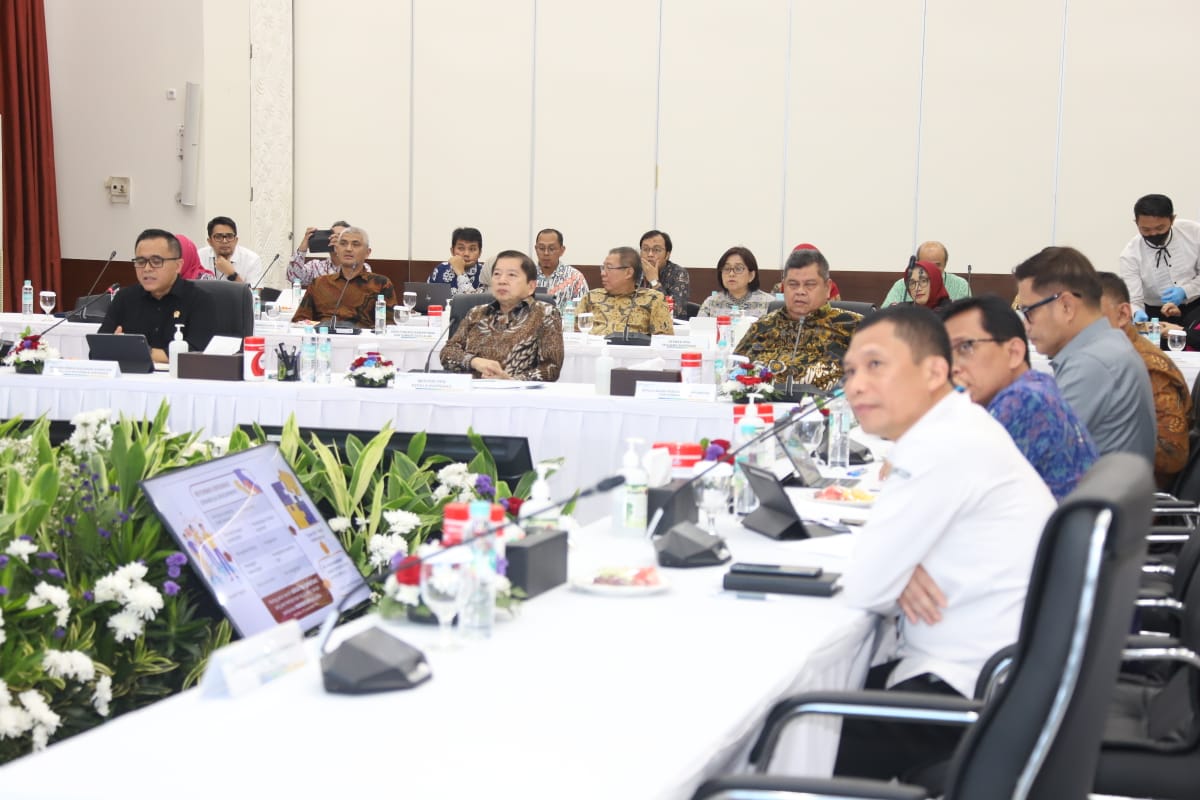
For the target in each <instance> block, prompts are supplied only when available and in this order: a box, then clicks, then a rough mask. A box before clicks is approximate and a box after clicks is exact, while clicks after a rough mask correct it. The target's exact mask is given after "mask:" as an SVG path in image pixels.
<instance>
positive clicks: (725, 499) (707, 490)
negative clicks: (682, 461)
mask: <svg viewBox="0 0 1200 800" xmlns="http://www.w3.org/2000/svg"><path fill="white" fill-rule="evenodd" d="M701 463H704V462H701ZM705 466H708V465H707V464H705ZM732 477H733V476H732V470H731V469H730V467H729V465H728V464H718V465H717V466H715V467H713V468H712V470H711V471H710V472H708V474H706V475H702V476H701V477H700V478H699V479H698V480H697V481H696V490H697V498H696V505H697V506H699V507H700V511H702V512H703V513H704V515H705V517H706V518H707V520H706V523H705V525H706V527H707V528H708V532H709V533H710V534H712V535H713V536H716V535H717V515H718V514H724V513H727V512H728V511H729V487H730V483H731V482H732V480H731V479H732Z"/></svg>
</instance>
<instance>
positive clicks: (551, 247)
mask: <svg viewBox="0 0 1200 800" xmlns="http://www.w3.org/2000/svg"><path fill="white" fill-rule="evenodd" d="M533 249H534V250H535V251H537V252H538V253H541V254H542V255H544V256H552V255H554V254H555V253H557V252H558V245H556V244H539V245H538V246H537V247H535V248H533Z"/></svg>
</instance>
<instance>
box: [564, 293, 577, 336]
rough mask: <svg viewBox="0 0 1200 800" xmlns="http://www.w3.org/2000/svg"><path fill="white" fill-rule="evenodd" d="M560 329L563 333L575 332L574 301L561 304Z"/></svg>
mask: <svg viewBox="0 0 1200 800" xmlns="http://www.w3.org/2000/svg"><path fill="white" fill-rule="evenodd" d="M562 329H563V333H571V332H572V331H574V330H575V301H574V300H568V301H567V302H565V303H563V312H562Z"/></svg>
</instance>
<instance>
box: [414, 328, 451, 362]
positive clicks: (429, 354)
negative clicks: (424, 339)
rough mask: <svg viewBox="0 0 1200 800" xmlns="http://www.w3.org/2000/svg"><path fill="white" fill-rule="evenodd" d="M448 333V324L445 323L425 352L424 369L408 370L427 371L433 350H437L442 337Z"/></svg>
mask: <svg viewBox="0 0 1200 800" xmlns="http://www.w3.org/2000/svg"><path fill="white" fill-rule="evenodd" d="M449 333H450V326H449V325H447V326H446V327H444V328H442V332H441V333H440V334H438V337H437V338H436V339H434V340H433V347H430V348H429V352H428V353H426V354H425V368H424V369H414V370H409V371H410V372H429V362H430V361H432V360H433V351H434V350H437V346H438V345H439V344H440V343H441V341H442V339H445V338H446V336H447V335H449Z"/></svg>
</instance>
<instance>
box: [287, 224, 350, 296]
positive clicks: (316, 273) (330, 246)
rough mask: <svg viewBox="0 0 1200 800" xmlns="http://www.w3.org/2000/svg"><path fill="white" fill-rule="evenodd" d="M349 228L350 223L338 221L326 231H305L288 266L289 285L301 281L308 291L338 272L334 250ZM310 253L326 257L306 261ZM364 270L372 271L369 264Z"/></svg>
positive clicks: (312, 229)
mask: <svg viewBox="0 0 1200 800" xmlns="http://www.w3.org/2000/svg"><path fill="white" fill-rule="evenodd" d="M349 227H350V223H349V222H346V221H345V220H338V221H337V222H335V223H333V224H332V225H330V226H329V227H328V228H325V229H319V228H307V229H306V230H305V231H304V238H302V239H301V240H300V244H299V246H297V247H296V252H295V253H293V254H292V260H291V263H289V264H288V268H287V280H288V283H295V282H296V281H300V285H301V286H303V287H304V288H306V289H307V288H308V285H309V284H310V283H312V282H313V281H314V280H316V279H317V278H319V277H320V276H322V275H328V274H330V273H332V272H337V271H338V267H337V265H336V264H334V260H333V252H334V248H335V247H337V240H338V237H339V236H341V235H342V231H344V230H346V228H349ZM310 252H311V253H325V254H326V255H325V257H324V258H307V259H306V256H307V254H308V253H310ZM363 268H364V270H365V271H366V272H370V271H371V267H370V265H368V264H363Z"/></svg>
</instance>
